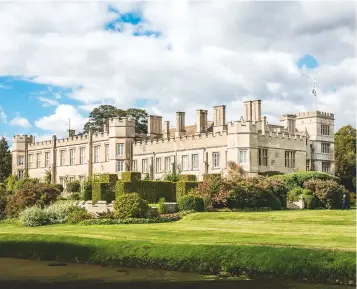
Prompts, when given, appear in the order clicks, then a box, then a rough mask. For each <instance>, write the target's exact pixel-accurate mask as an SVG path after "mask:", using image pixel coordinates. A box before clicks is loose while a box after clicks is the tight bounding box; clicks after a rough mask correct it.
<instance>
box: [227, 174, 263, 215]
mask: <svg viewBox="0 0 357 289" xmlns="http://www.w3.org/2000/svg"><path fill="white" fill-rule="evenodd" d="M225 190H226V191H228V196H227V206H228V208H233V209H244V208H258V207H259V206H260V198H261V197H263V196H264V195H265V193H266V191H265V189H264V187H262V186H260V185H259V182H258V179H257V178H236V179H235V180H234V181H230V182H229V183H227V188H226V189H225Z"/></svg>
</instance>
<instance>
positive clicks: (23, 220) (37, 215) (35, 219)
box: [19, 206, 49, 227]
mask: <svg viewBox="0 0 357 289" xmlns="http://www.w3.org/2000/svg"><path fill="white" fill-rule="evenodd" d="M19 222H20V224H22V225H23V226H25V227H37V226H43V225H46V224H48V222H49V220H48V215H47V214H46V212H45V211H44V210H42V209H41V208H40V207H38V206H33V207H29V208H26V209H25V210H23V211H22V212H20V214H19Z"/></svg>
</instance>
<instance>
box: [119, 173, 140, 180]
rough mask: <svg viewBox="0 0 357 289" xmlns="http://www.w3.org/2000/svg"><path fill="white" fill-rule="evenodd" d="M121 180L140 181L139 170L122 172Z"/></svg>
mask: <svg viewBox="0 0 357 289" xmlns="http://www.w3.org/2000/svg"><path fill="white" fill-rule="evenodd" d="M121 180H122V181H123V182H140V181H141V173H140V172H122V173H121Z"/></svg>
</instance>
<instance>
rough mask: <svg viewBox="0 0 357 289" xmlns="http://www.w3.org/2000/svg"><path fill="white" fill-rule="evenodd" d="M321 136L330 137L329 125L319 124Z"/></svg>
mask: <svg viewBox="0 0 357 289" xmlns="http://www.w3.org/2000/svg"><path fill="white" fill-rule="evenodd" d="M321 135H330V125H329V124H321Z"/></svg>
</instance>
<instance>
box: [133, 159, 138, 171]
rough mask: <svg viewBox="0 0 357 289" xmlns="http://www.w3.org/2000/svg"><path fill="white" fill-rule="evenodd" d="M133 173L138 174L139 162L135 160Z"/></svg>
mask: <svg viewBox="0 0 357 289" xmlns="http://www.w3.org/2000/svg"><path fill="white" fill-rule="evenodd" d="M132 171H133V172H137V171H138V160H133V162H132Z"/></svg>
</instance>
